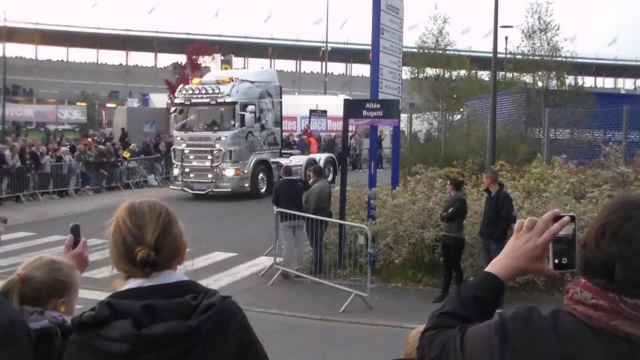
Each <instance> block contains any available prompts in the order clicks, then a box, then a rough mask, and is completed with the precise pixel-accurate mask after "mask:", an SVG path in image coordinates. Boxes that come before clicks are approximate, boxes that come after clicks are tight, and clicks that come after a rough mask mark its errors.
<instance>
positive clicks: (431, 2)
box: [0, 0, 640, 73]
mask: <svg viewBox="0 0 640 360" xmlns="http://www.w3.org/2000/svg"><path fill="white" fill-rule="evenodd" d="M329 1H330V4H329V17H328V20H329V41H330V42H348V43H366V44H369V43H370V42H371V0H348V1H335V0H333V1H332V0H329ZM528 2H529V0H508V1H502V4H501V5H502V6H501V8H500V20H499V22H500V25H514V26H518V25H520V24H521V23H522V22H523V19H524V9H525V7H526V5H527V3H528ZM176 4H180V3H179V2H176V1H169V0H135V1H132V0H110V1H107V0H56V1H38V4H37V6H34V4H33V2H31V1H3V2H2V3H1V4H0V11H4V12H5V14H6V18H7V21H9V22H12V21H24V22H39V23H48V24H56V25H67V24H68V25H77V26H92V27H102V28H117V29H132V30H165V31H172V32H185V33H199V34H214V35H217V34H221V35H247V36H255V37H273V38H289V39H296V38H297V39H303V40H324V36H325V24H326V23H325V20H326V19H325V14H326V1H324V0H305V1H300V0H271V1H262V0H234V1H224V2H223V1H216V0H214V1H205V2H197V3H196V2H192V3H190V4H197V5H194V6H193V9H192V10H190V9H189V8H188V7H187V6H176ZM180 5H181V4H180ZM436 7H437V9H438V11H442V12H446V13H447V14H448V15H449V16H450V17H451V28H450V30H451V34H452V35H453V37H454V39H455V40H456V43H457V47H458V48H460V49H473V50H485V51H489V50H490V49H491V36H485V35H486V34H487V33H488V31H490V30H491V28H492V25H493V0H446V1H444V0H404V8H405V9H404V12H405V21H404V23H405V34H404V41H405V45H415V42H416V40H417V39H418V36H419V35H420V33H421V32H422V29H423V28H424V26H425V25H426V21H427V19H428V17H429V15H430V14H432V13H433V12H434V10H435V9H436ZM554 10H555V13H556V18H557V20H558V21H559V22H560V24H561V30H562V33H563V35H564V36H565V37H566V38H567V39H572V40H573V41H571V42H568V43H567V48H568V50H571V51H574V52H576V53H577V54H578V55H579V56H586V57H600V58H619V59H636V58H638V59H640V47H638V46H637V44H640V32H638V31H637V30H636V29H637V25H638V20H637V14H640V1H638V0H608V1H606V2H605V1H604V0H586V1H577V0H555V1H554ZM500 31H501V33H500V36H499V39H500V40H499V41H500V43H499V47H500V49H504V46H505V41H504V35H508V36H509V39H510V40H509V44H510V45H512V46H513V45H515V44H517V43H518V41H519V32H518V30H517V29H511V30H502V29H501V30H500ZM34 54H35V51H34V49H33V47H32V46H23V45H22V46H21V45H18V44H9V45H7V55H9V56H25V57H33V56H34ZM65 55H66V51H65V50H63V49H52V48H44V47H40V49H39V51H38V56H39V58H54V59H63V58H64V57H65ZM100 56H101V61H104V62H107V63H121V62H124V60H123V59H124V54H123V53H119V54H118V53H112V52H103V51H101V55H100ZM70 57H71V60H73V61H95V58H96V55H95V50H93V51H92V50H80V49H74V50H72V51H71V52H70ZM152 58H153V56H152V55H151V54H131V55H130V61H131V62H133V63H136V64H140V65H149V64H152ZM159 60H160V62H161V65H168V64H169V63H171V62H173V61H176V57H175V56H169V55H166V56H162V57H160V59H159ZM238 61H239V62H240V64H242V62H241V60H238ZM250 66H251V67H254V68H255V67H268V61H260V60H251V62H250ZM277 67H278V68H281V69H283V70H293V69H294V63H293V61H291V62H285V61H283V60H279V61H278V62H277ZM319 69H320V65H318V64H303V71H319ZM329 70H330V71H331V72H341V71H343V70H344V66H343V65H340V64H331V65H330V67H329ZM354 73H368V67H366V66H361V68H356V66H355V65H354Z"/></svg>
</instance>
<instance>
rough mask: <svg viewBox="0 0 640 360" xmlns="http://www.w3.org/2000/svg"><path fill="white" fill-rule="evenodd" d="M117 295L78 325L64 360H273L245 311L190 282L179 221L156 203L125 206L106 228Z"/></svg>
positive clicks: (77, 319)
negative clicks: (184, 271) (118, 275)
mask: <svg viewBox="0 0 640 360" xmlns="http://www.w3.org/2000/svg"><path fill="white" fill-rule="evenodd" d="M107 232H108V238H109V239H110V240H109V249H110V255H111V262H112V264H113V266H114V268H115V269H116V270H117V271H118V272H119V273H121V274H123V279H122V284H121V286H120V288H119V290H118V291H116V292H115V293H113V294H111V295H110V296H108V297H107V298H106V299H105V300H103V301H100V302H99V303H98V304H97V305H96V306H95V307H93V308H92V309H90V310H88V311H86V312H84V313H82V314H81V315H79V316H77V317H75V318H74V319H73V320H72V326H73V330H74V332H73V335H71V338H70V339H69V341H68V342H67V351H66V354H65V357H64V359H65V360H87V359H91V360H107V359H109V360H111V359H113V360H116V359H146V360H174V359H181V360H207V359H211V360H213V359H216V360H267V359H268V356H267V354H266V352H265V350H264V348H263V347H262V344H261V343H260V340H258V337H257V336H256V334H255V332H254V331H253V328H252V327H251V324H250V323H249V320H248V319H247V316H246V315H245V313H244V312H243V311H242V308H240V306H239V305H238V304H237V303H236V302H235V301H233V300H232V299H231V298H230V297H228V296H223V295H221V294H220V293H219V292H218V291H217V290H213V289H209V288H207V287H205V286H203V285H200V284H198V283H197V282H195V281H192V280H189V279H187V278H186V277H185V276H184V275H183V274H182V273H179V272H178V271H177V269H178V267H179V266H181V265H182V264H184V262H185V257H186V252H187V243H186V240H185V237H184V233H183V230H182V227H181V225H180V222H179V221H178V218H177V217H176V215H175V214H174V213H173V212H172V211H171V210H170V209H169V207H168V206H167V205H165V204H164V203H162V202H160V201H158V200H154V199H144V200H135V201H128V202H124V203H123V204H121V205H120V206H119V207H118V209H117V210H116V212H115V213H114V215H113V217H112V219H111V220H110V222H109V224H108V230H107Z"/></svg>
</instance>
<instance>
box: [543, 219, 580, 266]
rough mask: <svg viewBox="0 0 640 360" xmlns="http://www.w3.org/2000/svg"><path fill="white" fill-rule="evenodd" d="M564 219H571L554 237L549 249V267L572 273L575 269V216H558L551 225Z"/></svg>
mask: <svg viewBox="0 0 640 360" xmlns="http://www.w3.org/2000/svg"><path fill="white" fill-rule="evenodd" d="M564 217H569V218H571V222H570V223H569V224H567V226H565V227H564V229H562V231H560V233H559V234H558V235H556V237H555V239H553V242H552V243H551V245H550V249H549V259H550V262H551V267H552V268H553V270H555V271H559V272H566V271H574V270H576V267H577V264H576V258H577V238H576V216H575V215H573V214H565V215H560V216H558V217H557V218H555V219H553V223H554V224H555V223H556V222H558V221H560V220H561V219H562V218H564Z"/></svg>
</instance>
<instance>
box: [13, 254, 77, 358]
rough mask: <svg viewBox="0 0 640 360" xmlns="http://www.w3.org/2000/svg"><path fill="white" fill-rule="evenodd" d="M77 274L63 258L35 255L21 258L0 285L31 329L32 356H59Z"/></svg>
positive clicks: (66, 334)
mask: <svg viewBox="0 0 640 360" xmlns="http://www.w3.org/2000/svg"><path fill="white" fill-rule="evenodd" d="M79 283H80V274H79V272H78V270H77V269H76V267H75V265H74V264H73V263H72V262H71V261H69V260H68V259H67V258H64V257H58V256H39V257H35V258H33V259H30V260H27V261H25V262H24V263H23V264H22V265H21V266H20V267H19V268H18V270H17V271H16V272H15V274H14V275H13V276H11V277H10V278H9V279H7V280H6V281H5V282H4V283H3V284H2V287H0V298H2V299H4V300H6V301H8V302H10V303H11V304H12V305H13V306H14V307H15V308H16V309H18V310H19V311H20V312H21V313H22V315H23V317H24V319H25V320H26V321H27V324H28V325H29V328H30V329H31V332H32V333H33V335H34V336H33V339H34V343H33V347H32V351H33V359H35V360H40V359H51V360H57V359H62V355H63V354H64V349H65V344H66V342H67V339H68V338H69V336H70V335H71V322H70V320H69V317H70V316H73V312H74V310H75V304H76V300H77V298H78V289H79Z"/></svg>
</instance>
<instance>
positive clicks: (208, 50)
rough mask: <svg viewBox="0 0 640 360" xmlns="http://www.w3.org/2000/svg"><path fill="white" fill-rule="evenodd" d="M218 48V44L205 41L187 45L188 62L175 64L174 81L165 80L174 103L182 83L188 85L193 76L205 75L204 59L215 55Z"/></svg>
mask: <svg viewBox="0 0 640 360" xmlns="http://www.w3.org/2000/svg"><path fill="white" fill-rule="evenodd" d="M217 49H218V48H217V46H215V45H212V44H210V43H207V42H203V41H201V42H197V43H194V44H190V45H187V46H186V48H185V56H186V62H184V63H176V64H174V74H175V77H174V79H173V81H171V80H169V79H165V80H164V84H165V86H166V87H167V90H168V92H169V98H170V99H171V102H172V103H173V99H174V97H175V93H176V90H178V88H179V87H180V85H188V84H189V83H190V81H191V78H193V77H202V76H204V72H205V71H204V68H203V66H202V60H203V59H206V58H210V57H211V56H213V55H214V54H215V52H216V51H217Z"/></svg>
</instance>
